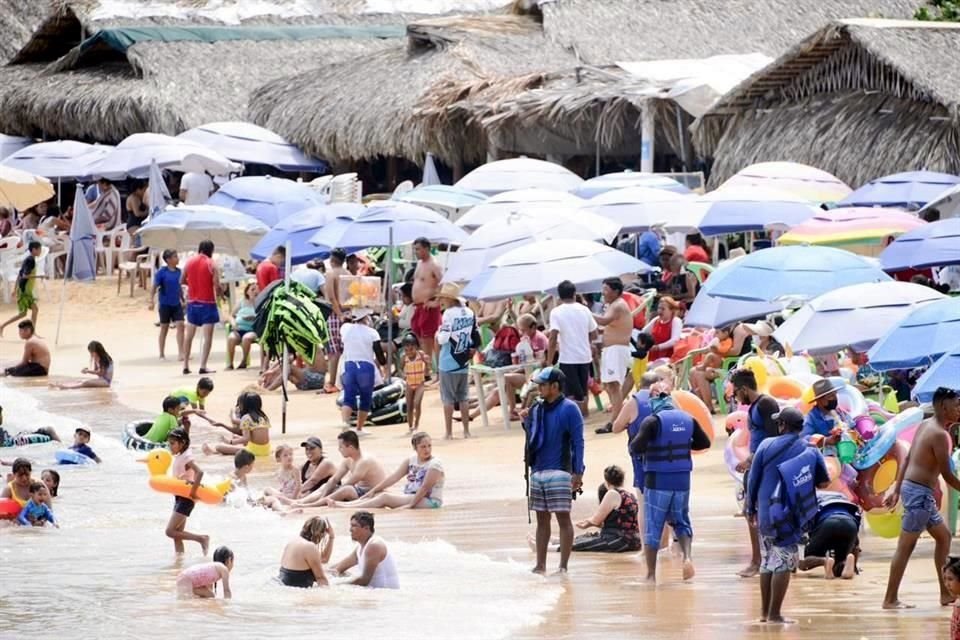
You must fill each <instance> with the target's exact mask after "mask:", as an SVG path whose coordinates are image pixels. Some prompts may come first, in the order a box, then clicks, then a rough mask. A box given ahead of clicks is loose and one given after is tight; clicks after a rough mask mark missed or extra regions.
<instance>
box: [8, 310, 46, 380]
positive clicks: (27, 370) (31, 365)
mask: <svg viewBox="0 0 960 640" xmlns="http://www.w3.org/2000/svg"><path fill="white" fill-rule="evenodd" d="M17 328H18V329H19V330H20V339H21V340H24V341H25V342H24V344H23V357H21V358H20V362H18V363H17V364H15V365H14V366H12V367H7V368H6V369H4V370H3V375H5V376H12V377H14V378H35V377H43V376H45V375H47V373H49V371H50V348H49V347H47V345H46V343H44V341H43V340H41V339H40V338H39V337H37V336H36V335H34V328H33V322H31V321H30V320H23V321H22V322H20V324H18V325H17Z"/></svg>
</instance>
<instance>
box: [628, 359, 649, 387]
mask: <svg viewBox="0 0 960 640" xmlns="http://www.w3.org/2000/svg"><path fill="white" fill-rule="evenodd" d="M646 372H647V358H643V359H642V360H641V359H639V358H634V359H633V366H632V367H630V374H631V375H632V376H633V384H634V386H635V387H636V388H637V389H639V388H640V378H642V377H643V374H645V373H646Z"/></svg>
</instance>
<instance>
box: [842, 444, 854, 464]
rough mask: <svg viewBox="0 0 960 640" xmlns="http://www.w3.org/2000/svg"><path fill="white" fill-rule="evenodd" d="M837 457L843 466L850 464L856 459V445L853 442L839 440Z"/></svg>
mask: <svg viewBox="0 0 960 640" xmlns="http://www.w3.org/2000/svg"><path fill="white" fill-rule="evenodd" d="M837 457H838V458H839V459H840V462H842V463H843V464H850V463H851V462H853V459H854V458H856V457H857V443H856V442H854V441H853V440H841V441H840V442H838V443H837Z"/></svg>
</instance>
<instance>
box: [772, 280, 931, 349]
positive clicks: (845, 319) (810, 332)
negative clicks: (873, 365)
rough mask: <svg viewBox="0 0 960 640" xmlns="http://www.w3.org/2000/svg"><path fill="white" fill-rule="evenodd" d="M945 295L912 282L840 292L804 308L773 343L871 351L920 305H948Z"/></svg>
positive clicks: (858, 286) (877, 284)
mask: <svg viewBox="0 0 960 640" xmlns="http://www.w3.org/2000/svg"><path fill="white" fill-rule="evenodd" d="M943 299H944V295H943V294H942V293H940V292H939V291H936V290H934V289H931V288H930V287H925V286H923V285H919V284H914V283H912V282H896V281H891V282H866V283H862V284H854V285H850V286H848V287H840V288H839V289H834V290H833V291H829V292H827V293H824V294H822V295H819V296H817V297H816V298H814V299H812V300H810V301H809V302H807V303H806V304H804V305H803V306H802V307H800V309H798V310H797V311H796V313H794V314H793V315H791V316H790V317H789V318H787V321H786V322H784V323H783V324H782V325H780V327H778V328H777V330H776V331H775V332H774V334H773V337H774V338H776V340H777V342H779V343H780V344H782V345H790V347H791V348H792V349H793V350H794V351H806V352H808V353H812V354H820V353H835V352H837V351H839V350H841V349H844V348H846V347H850V348H852V349H853V350H854V351H866V350H867V349H869V348H870V347H871V346H872V345H873V344H874V343H875V342H876V341H877V340H879V339H880V338H881V337H882V336H883V334H884V333H886V332H887V331H888V330H889V329H890V328H891V327H893V326H895V325H896V324H897V323H899V322H900V321H901V320H903V319H904V318H905V317H906V316H907V315H908V314H909V313H910V312H911V311H912V310H914V309H916V308H917V307H918V306H919V305H924V304H927V303H931V302H934V301H936V300H943Z"/></svg>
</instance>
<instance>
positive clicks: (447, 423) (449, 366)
mask: <svg viewBox="0 0 960 640" xmlns="http://www.w3.org/2000/svg"><path fill="white" fill-rule="evenodd" d="M436 298H438V299H439V300H440V304H441V305H443V316H442V321H441V323H440V331H438V332H437V336H436V340H437V343H438V344H439V345H440V355H439V357H438V358H437V371H438V373H439V377H440V400H441V402H443V422H444V427H445V429H446V431H445V436H444V437H445V438H446V439H447V440H450V439H452V438H453V411H454V409H455V408H457V407H459V409H460V419H461V420H462V421H463V437H464V438H469V437H470V407H469V406H468V405H467V399H468V391H469V386H470V375H469V366H470V360H471V359H472V358H473V353H474V351H475V350H476V348H477V347H478V346H479V344H478V343H479V340H478V339H477V337H478V336H477V320H476V318H475V317H474V315H473V311H471V310H470V309H468V308H467V307H466V306H464V304H463V303H462V302H461V301H460V287H459V286H457V285H455V284H453V283H452V282H448V283H446V284H444V285H443V287H441V288H440V291H439V293H437V295H436Z"/></svg>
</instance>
